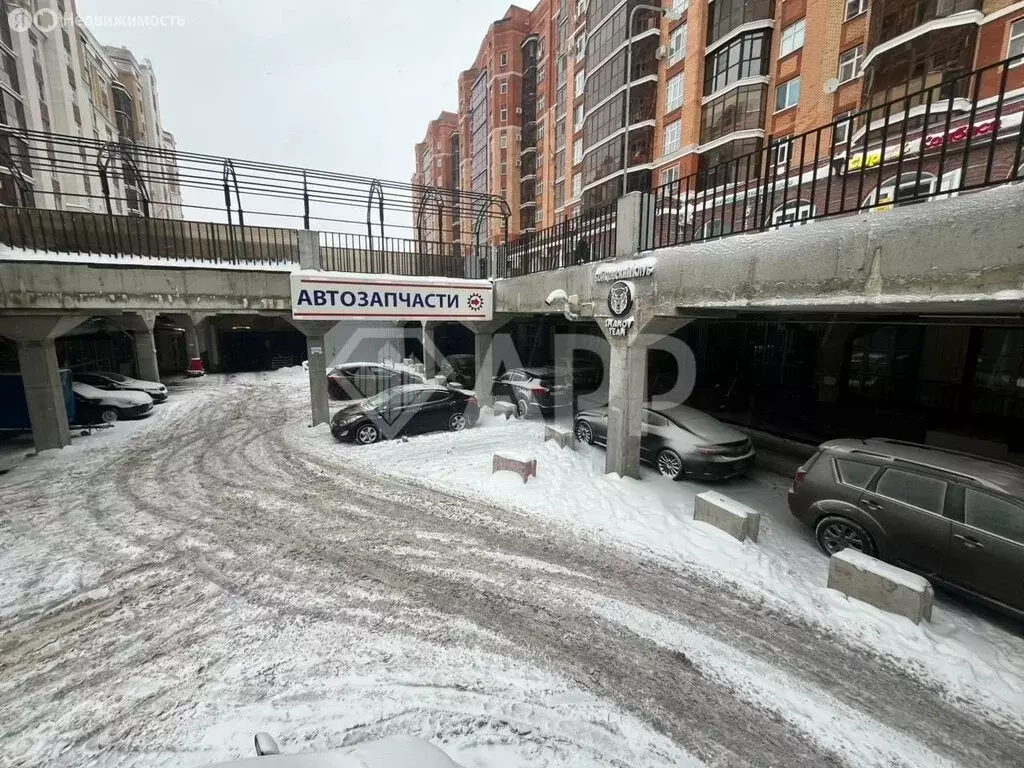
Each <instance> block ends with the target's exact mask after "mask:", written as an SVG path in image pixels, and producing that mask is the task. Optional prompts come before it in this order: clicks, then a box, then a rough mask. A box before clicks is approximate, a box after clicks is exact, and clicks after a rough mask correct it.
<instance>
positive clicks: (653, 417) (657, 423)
mask: <svg viewBox="0 0 1024 768" xmlns="http://www.w3.org/2000/svg"><path fill="white" fill-rule="evenodd" d="M644 424H649V425H650V426H652V427H667V426H668V419H666V418H665V417H664V416H661V415H659V414H657V413H652V412H651V411H644Z"/></svg>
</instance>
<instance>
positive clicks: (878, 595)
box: [827, 549, 935, 624]
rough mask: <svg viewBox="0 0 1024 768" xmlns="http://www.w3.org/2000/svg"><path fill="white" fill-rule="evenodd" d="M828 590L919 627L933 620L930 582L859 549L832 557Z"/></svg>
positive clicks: (933, 598)
mask: <svg viewBox="0 0 1024 768" xmlns="http://www.w3.org/2000/svg"><path fill="white" fill-rule="evenodd" d="M827 586H828V588H829V589H834V590H836V591H838V592H842V593H843V594H844V595H846V596H847V597H852V598H854V599H855V600H861V601H863V602H865V603H868V604H870V605H873V606H875V607H876V608H880V609H882V610H883V611H888V612H889V613H895V614H897V615H898V616H906V617H907V618H908V619H910V620H911V621H912V622H914V623H915V624H920V623H921V619H924V620H925V621H931V620H932V603H933V602H934V600H935V593H934V590H933V589H932V585H931V584H929V583H928V580H927V579H925V578H924V577H922V576H918V575H917V574H916V573H911V572H910V571H905V570H903V569H902V568H897V567H896V566H895V565H889V564H888V563H883V562H882V561H881V560H877V559H875V558H873V557H871V556H869V555H865V554H864V553H863V552H858V551H857V550H855V549H844V550H843V551H841V552H838V553H836V554H834V555H832V557H831V558H830V559H829V563H828V585H827Z"/></svg>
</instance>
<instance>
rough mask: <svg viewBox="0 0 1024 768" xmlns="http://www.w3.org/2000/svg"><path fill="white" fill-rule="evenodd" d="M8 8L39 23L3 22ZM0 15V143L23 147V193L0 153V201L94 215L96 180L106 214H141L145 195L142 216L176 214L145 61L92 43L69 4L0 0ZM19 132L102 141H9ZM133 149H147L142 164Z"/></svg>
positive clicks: (99, 208)
mask: <svg viewBox="0 0 1024 768" xmlns="http://www.w3.org/2000/svg"><path fill="white" fill-rule="evenodd" d="M40 11H42V12H44V13H43V15H41V16H40ZM12 13H16V14H18V13H20V14H22V16H21V18H22V19H28V20H34V19H40V18H41V19H43V20H44V21H45V22H47V23H44V24H38V23H21V24H18V25H16V28H12V25H11V23H10V21H11V19H12V18H14V17H12V15H11V14H12ZM0 17H2V20H0V51H2V53H3V57H2V58H3V65H4V67H3V68H4V71H5V73H7V72H13V73H14V77H13V78H12V77H11V75H10V74H8V75H7V76H6V77H5V78H3V89H4V94H5V96H4V98H5V101H7V102H9V103H10V106H11V107H12V108H11V110H10V112H11V114H12V115H14V116H15V117H13V118H11V119H5V118H4V116H0V124H2V125H3V126H4V127H6V128H8V129H10V133H9V134H8V135H6V136H4V137H2V138H0V142H3V143H4V144H5V145H10V144H12V143H13V144H14V146H15V147H17V148H19V149H21V150H23V153H22V154H19V157H20V158H22V160H21V161H20V168H21V171H22V174H21V175H22V178H21V182H22V186H23V187H24V188H25V190H26V191H27V194H26V191H23V190H16V189H15V187H14V184H13V175H12V173H11V171H10V165H12V163H11V162H10V161H8V162H4V158H3V152H2V151H0V195H2V196H0V201H2V203H3V204H5V205H18V204H20V205H37V206H40V207H49V208H60V209H67V210H81V211H92V212H97V213H103V212H106V211H107V203H106V199H105V196H104V193H103V184H104V182H105V183H106V185H107V189H108V190H109V193H110V197H111V202H110V210H111V212H112V213H115V214H142V213H145V208H146V205H144V204H143V198H144V197H147V196H148V204H149V208H150V210H149V213H150V215H153V216H161V217H168V218H181V217H182V208H181V190H180V184H179V183H178V177H179V172H178V169H177V167H176V163H175V159H174V155H173V153H172V152H171V151H170V150H169V148H168V144H167V142H166V141H165V136H164V131H163V129H162V127H161V124H160V116H159V97H158V94H157V90H156V78H155V75H154V74H153V70H152V66H151V65H150V64H149V63H148V62H143V63H142V64H139V63H138V62H136V61H135V58H134V56H133V55H132V54H131V52H130V51H128V50H127V49H122V48H108V47H105V46H103V45H101V44H100V43H99V41H98V40H97V39H96V37H95V35H94V34H93V33H92V32H91V31H90V30H89V29H88V28H87V27H86V26H85V25H84V24H82V23H81V19H80V17H79V16H78V13H77V9H76V6H75V3H74V0H0ZM15 84H16V85H17V87H16V88H15V87H13V86H14V85H15ZM6 111H7V110H6V109H5V113H6ZM19 128H20V129H22V130H29V131H40V132H45V133H54V134H60V135H63V136H71V137H80V138H85V139H90V140H92V141H94V142H99V143H100V144H101V145H102V146H100V145H92V146H79V145H75V144H72V143H71V142H62V141H60V140H59V139H58V140H43V139H40V138H31V137H17V136H15V131H16V130H17V129H19ZM5 133H6V132H5ZM171 139H172V141H171V143H172V144H173V137H171ZM135 145H145V146H147V147H153V148H155V150H156V152H148V153H146V154H147V156H148V157H149V158H151V159H150V160H148V161H147V160H146V159H145V158H141V159H140V158H139V157H138V156H137V155H138V153H137V152H136V151H135V150H134V149H133V147H134V146H135ZM14 164H15V165H18V163H14ZM101 168H102V172H101V170H100V169H101ZM103 177H105V179H104V178H103ZM176 185H177V186H176ZM175 186H176V189H175ZM15 191H19V192H21V193H20V194H14V192H15Z"/></svg>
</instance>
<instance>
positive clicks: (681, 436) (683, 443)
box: [574, 405, 754, 480]
mask: <svg viewBox="0 0 1024 768" xmlns="http://www.w3.org/2000/svg"><path fill="white" fill-rule="evenodd" d="M574 431H575V433H576V439H577V440H579V441H580V442H581V443H589V444H594V445H605V444H606V441H607V433H608V409H607V408H595V409H593V410H588V411H581V412H580V414H579V415H578V416H577V417H576V424H575V429H574ZM640 460H641V461H643V462H645V463H647V464H650V465H651V466H653V467H655V468H656V469H657V470H658V471H659V472H660V473H661V474H662V475H664V476H665V477H671V478H672V479H673V480H679V479H681V478H684V477H687V478H693V479H700V480H726V479H728V478H730V477H735V476H737V475H742V474H744V473H745V472H746V471H747V470H749V469H750V467H751V466H753V464H754V446H753V445H752V444H751V442H750V438H748V437H747V436H746V435H744V434H743V433H742V432H739V431H737V430H735V429H733V428H732V427H730V426H728V425H726V424H723V423H722V422H720V421H719V420H718V419H716V418H714V417H712V416H708V415H707V414H706V413H703V412H701V411H698V410H696V409H694V408H688V407H687V406H685V405H677V406H674V407H672V408H665V409H659V410H652V409H648V408H645V409H644V411H643V433H642V435H641V438H640Z"/></svg>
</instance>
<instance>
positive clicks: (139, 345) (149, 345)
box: [131, 326, 160, 381]
mask: <svg viewBox="0 0 1024 768" xmlns="http://www.w3.org/2000/svg"><path fill="white" fill-rule="evenodd" d="M131 333H132V339H133V340H134V341H135V374H136V375H137V376H138V377H139V378H140V379H142V380H143V381H160V366H159V365H158V363H157V359H156V340H155V339H154V338H153V326H150V327H149V329H148V330H145V331H132V332H131Z"/></svg>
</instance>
